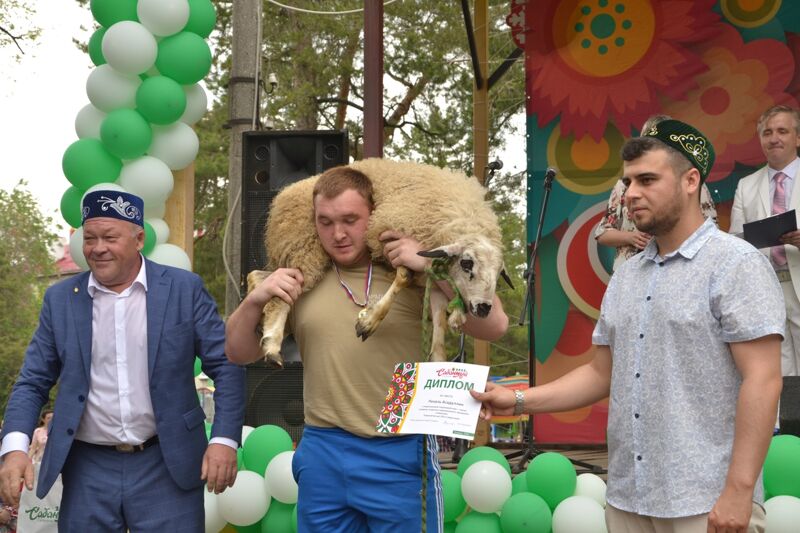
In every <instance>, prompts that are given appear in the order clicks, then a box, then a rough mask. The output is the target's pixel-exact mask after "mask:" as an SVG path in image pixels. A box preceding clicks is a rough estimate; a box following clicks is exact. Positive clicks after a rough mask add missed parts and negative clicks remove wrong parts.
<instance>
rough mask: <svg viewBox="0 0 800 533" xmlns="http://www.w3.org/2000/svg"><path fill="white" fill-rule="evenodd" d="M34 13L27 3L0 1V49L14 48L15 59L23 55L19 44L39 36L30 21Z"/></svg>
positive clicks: (16, 0)
mask: <svg viewBox="0 0 800 533" xmlns="http://www.w3.org/2000/svg"><path fill="white" fill-rule="evenodd" d="M34 12H35V9H34V8H33V7H31V6H30V3H29V2H24V1H22V0H0V48H3V47H6V46H14V47H15V50H14V53H15V54H16V56H17V59H19V57H20V54H24V53H25V52H24V50H23V48H22V45H21V44H20V43H21V42H22V41H26V40H33V39H35V38H36V37H37V36H38V35H39V29H38V28H35V27H33V26H32V24H31V20H30V17H31V16H32V15H33V14H34ZM24 28H27V29H24Z"/></svg>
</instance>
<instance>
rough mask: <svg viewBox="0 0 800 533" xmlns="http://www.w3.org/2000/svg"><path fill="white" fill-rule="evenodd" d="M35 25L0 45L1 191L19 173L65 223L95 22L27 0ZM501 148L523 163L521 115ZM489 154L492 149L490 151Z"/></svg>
mask: <svg viewBox="0 0 800 533" xmlns="http://www.w3.org/2000/svg"><path fill="white" fill-rule="evenodd" d="M29 2H30V4H31V5H32V6H35V7H36V9H37V13H36V14H35V15H34V17H33V23H34V24H35V25H37V26H38V27H40V28H41V35H40V36H39V39H38V40H37V41H35V42H22V43H20V44H21V45H22V47H23V50H24V52H25V55H23V56H22V57H21V59H20V60H19V61H16V60H15V57H14V53H13V49H12V48H11V45H9V46H7V47H3V48H0V73H2V78H1V79H2V81H0V120H2V122H1V123H0V124H2V126H1V127H0V189H5V190H10V189H13V188H14V186H15V185H16V184H17V182H19V180H20V179H24V180H25V181H26V182H27V188H28V190H29V191H31V193H32V194H33V195H34V197H35V198H36V199H37V201H38V202H39V207H40V209H41V211H42V213H44V214H45V215H48V216H51V217H52V218H53V219H54V220H55V221H56V222H57V223H59V224H61V225H62V229H61V230H60V231H59V236H61V237H65V238H66V237H68V236H69V231H68V228H67V227H66V226H67V224H66V223H65V222H64V221H63V219H62V218H61V215H60V213H59V212H58V209H59V204H60V202H61V195H62V194H63V193H64V191H65V190H66V189H67V188H68V187H69V186H70V183H69V182H68V181H67V179H66V178H65V177H64V175H63V173H62V171H61V156H62V155H63V153H64V150H66V149H67V147H68V146H69V145H70V144H72V143H73V142H74V141H76V140H77V139H78V137H77V134H76V133H75V116H76V115H77V114H78V111H80V110H81V108H83V106H85V105H86V104H88V103H89V99H88V98H87V96H86V78H87V77H88V76H89V73H90V72H91V69H92V68H93V65H92V63H91V61H90V59H89V55H88V54H87V53H84V52H81V51H80V50H79V49H78V48H77V47H76V46H75V44H74V43H73V42H72V40H73V39H79V40H81V41H83V42H86V41H88V39H89V37H90V36H91V28H92V27H93V26H92V25H93V21H92V15H91V12H90V11H89V8H88V7H85V8H84V7H81V6H79V5H78V4H77V2H70V1H58V7H56V6H54V5H53V0H29ZM516 122H517V123H518V124H519V125H520V126H521V127H520V129H519V131H518V133H517V135H516V137H515V138H514V139H510V140H509V142H508V143H507V144H508V146H507V148H506V150H504V151H503V152H502V153H498V154H497V157H499V158H500V159H501V160H502V161H503V162H504V164H505V166H504V167H503V172H520V171H522V170H524V169H525V131H524V116H520V117H519V119H518V121H516ZM493 155H494V154H493Z"/></svg>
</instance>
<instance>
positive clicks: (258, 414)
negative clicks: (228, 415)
mask: <svg viewBox="0 0 800 533" xmlns="http://www.w3.org/2000/svg"><path fill="white" fill-rule="evenodd" d="M244 423H245V424H246V425H248V426H252V427H258V426H263V425H265V424H271V425H274V426H280V427H282V428H283V429H285V430H286V431H287V433H289V435H290V436H291V437H292V441H294V442H295V443H297V442H300V438H301V437H302V436H303V365H302V364H300V363H299V362H286V363H284V365H283V368H276V367H274V366H267V365H266V364H265V363H263V362H258V363H253V364H251V365H248V367H247V410H246V411H245V417H244Z"/></svg>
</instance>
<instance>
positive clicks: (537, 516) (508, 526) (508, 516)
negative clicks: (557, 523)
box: [500, 492, 553, 533]
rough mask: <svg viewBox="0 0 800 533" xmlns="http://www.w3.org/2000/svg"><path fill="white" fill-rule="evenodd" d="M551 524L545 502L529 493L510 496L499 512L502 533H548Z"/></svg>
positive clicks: (550, 515)
mask: <svg viewBox="0 0 800 533" xmlns="http://www.w3.org/2000/svg"><path fill="white" fill-rule="evenodd" d="M552 523H553V513H551V512H550V507H549V506H548V505H547V502H546V501H544V500H543V499H542V498H541V497H540V496H537V495H536V494H532V493H530V492H522V493H520V494H516V495H514V496H511V497H510V498H509V499H508V500H506V503H504V504H503V509H502V510H501V511H500V525H501V526H503V533H550V527H551V526H552Z"/></svg>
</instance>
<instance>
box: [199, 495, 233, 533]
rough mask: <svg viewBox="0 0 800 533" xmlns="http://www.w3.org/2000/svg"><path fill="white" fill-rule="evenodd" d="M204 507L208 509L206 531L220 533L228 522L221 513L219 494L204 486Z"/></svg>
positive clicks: (207, 532)
mask: <svg viewBox="0 0 800 533" xmlns="http://www.w3.org/2000/svg"><path fill="white" fill-rule="evenodd" d="M203 507H205V510H206V533H219V530H220V529H222V528H224V527H225V525H226V524H227V523H228V522H226V521H225V519H224V518H222V515H221V514H219V500H218V499H217V495H216V494H214V493H213V492H208V490H207V489H206V488H205V487H203Z"/></svg>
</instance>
